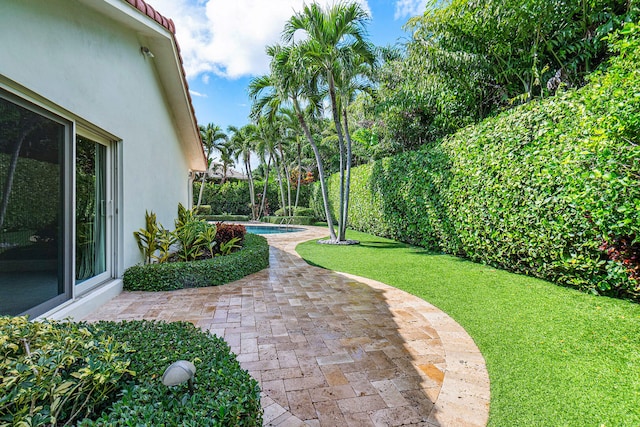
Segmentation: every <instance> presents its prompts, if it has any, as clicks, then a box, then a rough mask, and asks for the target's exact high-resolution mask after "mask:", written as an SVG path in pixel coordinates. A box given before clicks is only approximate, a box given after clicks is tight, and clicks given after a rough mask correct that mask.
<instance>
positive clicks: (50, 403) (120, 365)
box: [0, 316, 133, 426]
mask: <svg viewBox="0 0 640 427" xmlns="http://www.w3.org/2000/svg"><path fill="white" fill-rule="evenodd" d="M129 355H130V350H129V348H128V347H127V346H126V345H123V344H122V343H121V341H118V340H115V339H114V338H113V337H111V336H108V335H102V334H96V333H95V332H92V331H91V330H90V328H88V327H86V326H83V325H78V324H75V323H56V322H50V321H44V322H29V321H28V319H27V318H26V317H24V316H23V317H6V316H3V317H0V374H1V377H0V378H1V380H2V381H1V382H0V424H2V425H6V426H27V425H29V426H44V425H68V424H72V423H74V422H75V421H77V420H79V419H82V418H85V417H88V416H92V415H94V414H95V413H96V412H100V411H102V410H103V409H104V408H105V407H106V406H107V405H108V404H110V403H111V402H112V401H113V400H114V399H115V397H116V394H117V393H118V392H119V391H120V390H121V389H122V388H123V387H124V385H125V381H127V380H129V379H130V376H131V375H132V374H133V371H132V370H131V367H130V366H129V361H128V359H127V357H128V356H129Z"/></svg>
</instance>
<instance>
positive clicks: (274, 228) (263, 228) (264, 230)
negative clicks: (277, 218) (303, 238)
mask: <svg viewBox="0 0 640 427" xmlns="http://www.w3.org/2000/svg"><path fill="white" fill-rule="evenodd" d="M245 228H246V229H247V233H253V234H281V233H295V232H296V231H302V230H304V228H300V227H288V226H287V227H283V226H281V225H246V226H245Z"/></svg>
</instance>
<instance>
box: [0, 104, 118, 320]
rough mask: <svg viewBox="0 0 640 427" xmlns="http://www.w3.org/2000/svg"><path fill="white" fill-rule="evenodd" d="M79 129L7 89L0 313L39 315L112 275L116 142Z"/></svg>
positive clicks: (1, 131) (1, 112)
mask: <svg viewBox="0 0 640 427" xmlns="http://www.w3.org/2000/svg"><path fill="white" fill-rule="evenodd" d="M76 126H77V129H76V135H75V136H74V125H73V123H72V122H71V121H67V120H64V119H62V118H60V117H58V116H57V115H55V114H53V113H51V112H49V111H47V110H45V109H43V108H40V107H38V106H36V105H33V104H31V103H29V102H26V101H24V100H22V99H19V98H17V97H15V96H13V95H11V94H9V93H6V92H3V91H0V315H18V314H29V315H32V316H37V315H40V314H42V313H45V312H47V311H49V310H51V309H52V308H54V307H56V306H57V305H60V304H61V303H63V302H65V301H66V300H69V299H71V298H75V297H78V296H80V295H82V294H84V293H86V292H87V291H89V290H90V289H92V288H93V287H95V286H97V285H99V284H101V283H103V282H105V281H107V280H109V279H110V278H111V277H112V273H111V272H112V264H113V258H114V257H113V255H112V247H113V242H112V240H113V238H112V236H113V225H112V223H113V218H114V216H113V212H112V204H113V203H112V200H113V196H112V188H113V185H112V180H113V176H112V174H111V170H112V160H111V157H112V155H113V154H112V152H111V150H110V148H111V143H110V141H109V140H108V139H106V138H102V137H101V136H100V135H98V134H96V133H95V132H92V131H89V130H85V128H84V127H81V126H79V125H76ZM74 207H75V209H74ZM74 236H75V237H74ZM74 266H75V271H74Z"/></svg>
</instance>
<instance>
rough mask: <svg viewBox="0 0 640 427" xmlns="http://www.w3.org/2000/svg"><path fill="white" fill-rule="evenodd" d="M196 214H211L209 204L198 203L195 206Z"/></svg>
mask: <svg viewBox="0 0 640 427" xmlns="http://www.w3.org/2000/svg"><path fill="white" fill-rule="evenodd" d="M195 211H196V214H198V215H211V205H200V206H196V207H195Z"/></svg>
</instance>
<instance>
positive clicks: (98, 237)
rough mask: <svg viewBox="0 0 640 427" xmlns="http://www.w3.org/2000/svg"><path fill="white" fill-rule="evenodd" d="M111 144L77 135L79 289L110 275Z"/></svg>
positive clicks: (77, 285)
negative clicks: (109, 177) (109, 172)
mask: <svg viewBox="0 0 640 427" xmlns="http://www.w3.org/2000/svg"><path fill="white" fill-rule="evenodd" d="M107 155H108V152H107V146H106V145H104V144H101V143H99V142H96V141H94V140H92V139H89V138H85V137H83V136H79V135H78V136H77V137H76V218H75V220H76V258H75V259H76V293H78V291H80V292H82V291H84V290H86V288H88V287H91V286H92V285H94V284H98V283H100V282H101V281H104V280H105V279H108V278H109V277H110V275H109V271H108V270H109V269H108V268H107V267H108V254H109V251H110V246H111V245H110V239H108V236H109V234H110V231H111V226H110V224H109V223H108V220H109V219H110V218H111V215H108V212H107V210H108V208H109V206H110V199H111V198H110V197H109V193H110V187H111V186H110V185H109V184H110V182H109V180H108V177H107V172H108V170H109V161H108V160H109V159H108V156H107Z"/></svg>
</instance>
